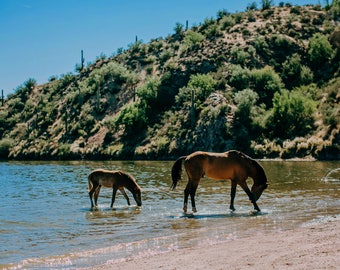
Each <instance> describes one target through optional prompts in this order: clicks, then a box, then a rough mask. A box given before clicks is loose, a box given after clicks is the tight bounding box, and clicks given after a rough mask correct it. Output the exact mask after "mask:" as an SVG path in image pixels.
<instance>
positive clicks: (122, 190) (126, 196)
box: [119, 187, 131, 205]
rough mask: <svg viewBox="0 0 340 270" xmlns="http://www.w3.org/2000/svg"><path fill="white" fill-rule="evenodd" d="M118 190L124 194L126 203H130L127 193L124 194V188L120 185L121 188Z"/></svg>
mask: <svg viewBox="0 0 340 270" xmlns="http://www.w3.org/2000/svg"><path fill="white" fill-rule="evenodd" d="M119 190H120V192H121V193H122V194H123V195H124V197H125V199H126V201H127V204H128V205H131V204H130V199H129V197H128V195H127V194H126V192H125V189H124V188H123V187H122V188H120V189H119Z"/></svg>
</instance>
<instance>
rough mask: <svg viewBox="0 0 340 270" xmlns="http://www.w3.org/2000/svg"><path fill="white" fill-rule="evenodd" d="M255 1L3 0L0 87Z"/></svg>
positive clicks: (41, 79)
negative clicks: (81, 56) (82, 53)
mask: <svg viewBox="0 0 340 270" xmlns="http://www.w3.org/2000/svg"><path fill="white" fill-rule="evenodd" d="M253 2H256V3H257V5H258V7H260V6H261V5H260V3H261V1H260V0H236V1H234V0H0V89H3V90H4V94H5V96H7V95H8V94H10V93H13V92H14V90H15V89H16V88H17V87H18V86H20V85H21V84H23V83H24V82H25V81H26V80H27V79H29V78H33V79H35V80H36V81H37V83H38V84H42V83H45V82H47V81H48V79H49V78H50V77H51V76H60V75H61V74H66V73H69V72H72V73H75V65H76V64H77V63H80V52H81V50H83V51H84V57H85V64H86V63H88V62H93V61H94V60H95V59H96V58H97V57H98V56H100V55H101V54H102V53H103V54H105V55H106V56H107V57H110V56H111V55H112V54H113V53H115V52H117V49H118V48H127V46H128V45H129V44H131V43H133V42H134V41H135V38H136V36H137V37H138V39H139V40H142V41H143V42H144V43H147V42H149V41H150V39H152V38H157V37H166V36H168V35H169V34H173V33H174V28H175V25H176V23H181V24H183V25H185V23H186V20H188V22H189V27H191V26H193V25H198V24H199V23H200V22H204V20H205V19H206V18H211V17H214V18H216V15H217V12H218V11H219V10H223V9H224V10H227V11H228V12H231V13H234V12H236V11H245V9H246V7H247V6H248V5H249V4H250V3H253ZM279 2H289V3H291V4H294V5H305V4H323V2H324V1H323V0H321V3H320V0H286V1H281V0H280V1H279V0H275V1H274V5H278V4H279Z"/></svg>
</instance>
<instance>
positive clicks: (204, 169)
mask: <svg viewBox="0 0 340 270" xmlns="http://www.w3.org/2000/svg"><path fill="white" fill-rule="evenodd" d="M182 160H184V167H185V170H186V172H187V175H188V184H187V186H186V188H185V190H184V206H183V210H184V212H186V211H187V205H188V197H189V194H190V198H191V206H192V211H193V212H196V204H195V194H196V189H197V186H198V184H199V182H200V179H201V178H202V177H203V176H207V177H210V178H212V179H216V180H226V179H229V180H231V192H230V195H231V199H230V209H231V210H232V211H234V210H235V208H234V199H235V195H236V186H237V184H238V185H240V186H241V187H242V188H243V190H244V191H245V192H246V193H247V195H248V197H249V199H250V201H251V202H252V203H253V205H254V208H255V210H257V211H261V210H260V208H259V207H258V206H257V204H256V201H257V200H258V199H259V198H260V196H261V194H262V192H263V191H264V190H265V189H266V188H267V186H268V184H267V177H266V174H265V172H264V170H263V168H262V166H261V165H260V164H259V163H257V162H256V161H255V160H254V159H252V158H250V157H248V156H247V155H245V154H243V153H242V152H239V151H236V150H230V151H228V152H225V153H209V152H200V151H199V152H194V153H192V154H190V155H189V156H183V157H180V158H179V159H177V160H176V162H175V163H174V165H173V166H172V170H171V176H172V185H171V189H172V190H173V189H175V187H176V185H177V183H178V181H179V180H180V179H181V172H182ZM248 177H251V178H252V179H253V181H254V184H253V186H252V188H251V191H250V190H249V188H248V186H247V182H246V180H247V178H248Z"/></svg>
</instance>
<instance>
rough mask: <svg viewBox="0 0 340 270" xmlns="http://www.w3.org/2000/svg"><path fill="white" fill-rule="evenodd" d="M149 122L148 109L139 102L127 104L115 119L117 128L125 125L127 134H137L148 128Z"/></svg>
mask: <svg viewBox="0 0 340 270" xmlns="http://www.w3.org/2000/svg"><path fill="white" fill-rule="evenodd" d="M147 123H148V119H147V116H146V109H145V108H144V107H141V106H139V105H138V104H137V103H132V104H129V105H127V106H126V107H125V108H124V109H123V110H122V111H121V112H120V114H119V115H118V116H117V117H116V118H115V119H114V126H115V128H116V129H118V128H119V126H124V129H125V130H124V134H125V136H135V135H136V134H138V133H139V132H140V131H141V130H144V129H145V128H146V125H147Z"/></svg>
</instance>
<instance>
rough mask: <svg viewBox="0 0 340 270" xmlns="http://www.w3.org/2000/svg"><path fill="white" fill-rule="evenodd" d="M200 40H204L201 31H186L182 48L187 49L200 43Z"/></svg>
mask: <svg viewBox="0 0 340 270" xmlns="http://www.w3.org/2000/svg"><path fill="white" fill-rule="evenodd" d="M202 40H204V36H203V35H202V34H201V33H198V32H195V31H192V30H189V31H188V32H186V34H185V37H184V41H183V42H184V44H183V50H184V51H187V50H188V49H190V48H191V47H193V46H194V45H196V44H198V43H200V42H201V41H202Z"/></svg>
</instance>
